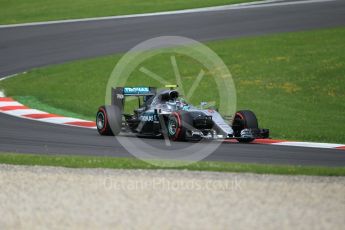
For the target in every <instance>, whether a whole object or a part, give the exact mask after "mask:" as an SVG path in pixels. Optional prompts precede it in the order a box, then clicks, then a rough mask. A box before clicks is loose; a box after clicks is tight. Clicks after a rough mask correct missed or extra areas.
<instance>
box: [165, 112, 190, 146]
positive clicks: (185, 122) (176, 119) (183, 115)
mask: <svg viewBox="0 0 345 230" xmlns="http://www.w3.org/2000/svg"><path fill="white" fill-rule="evenodd" d="M167 129H168V136H169V138H170V140H172V141H186V134H187V132H188V130H191V129H193V118H192V116H191V114H189V113H188V112H186V111H178V112H173V113H171V114H170V116H169V119H168V124H167Z"/></svg>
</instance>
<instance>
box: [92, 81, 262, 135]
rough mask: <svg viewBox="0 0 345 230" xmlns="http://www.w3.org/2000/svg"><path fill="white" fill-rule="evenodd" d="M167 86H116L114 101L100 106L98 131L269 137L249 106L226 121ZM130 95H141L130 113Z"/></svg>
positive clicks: (214, 110) (172, 87) (97, 119)
mask: <svg viewBox="0 0 345 230" xmlns="http://www.w3.org/2000/svg"><path fill="white" fill-rule="evenodd" d="M168 88H169V89H167V90H162V91H160V92H157V89H156V88H154V87H117V88H115V89H114V88H113V89H112V98H111V105H109V106H101V107H100V108H99V109H98V112H97V115H96V124H97V130H98V132H99V133H100V134H101V135H119V134H120V132H131V133H135V134H137V135H139V136H149V137H166V138H169V139H171V140H173V141H189V140H190V141H200V140H201V139H237V140H238V141H239V142H251V141H253V140H254V139H256V138H268V137H269V130H268V129H259V127H258V121H257V118H256V116H255V114H254V113H253V112H251V111H249V110H241V111H238V112H236V113H235V115H234V116H233V117H232V119H231V120H229V121H226V119H224V118H223V117H222V116H221V115H220V114H219V113H218V112H217V110H216V109H212V108H197V107H195V106H192V105H190V104H188V103H187V102H186V101H185V100H184V99H183V98H181V97H180V96H179V93H178V91H177V90H175V89H174V88H175V86H168ZM128 96H131V97H133V96H135V97H138V104H139V105H138V108H137V109H135V110H134V111H133V113H131V114H126V113H124V107H125V101H126V100H125V98H126V97H128ZM202 105H203V104H202Z"/></svg>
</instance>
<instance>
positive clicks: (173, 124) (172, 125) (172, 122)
mask: <svg viewBox="0 0 345 230" xmlns="http://www.w3.org/2000/svg"><path fill="white" fill-rule="evenodd" d="M177 126H178V124H177V119H176V117H172V118H170V119H169V124H168V131H169V134H170V135H171V136H174V135H175V134H176V131H177Z"/></svg>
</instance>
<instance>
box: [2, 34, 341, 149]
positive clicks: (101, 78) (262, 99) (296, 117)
mask: <svg viewBox="0 0 345 230" xmlns="http://www.w3.org/2000/svg"><path fill="white" fill-rule="evenodd" d="M344 37H345V28H334V29H326V30H315V31H308V32H297V33H284V34H277V35H269V36H260V37H254V38H243V39H236V40H223V41H214V42H209V43H207V45H208V46H209V47H210V48H211V49H213V50H214V51H215V52H216V53H217V54H218V55H219V56H220V57H221V58H222V59H223V61H224V62H225V64H226V65H227V66H228V68H229V70H230V71H231V73H232V76H233V79H234V82H235V85H236V89H237V102H238V105H237V109H238V110H239V109H251V110H253V111H254V112H255V113H256V114H257V116H258V118H259V122H260V124H261V126H262V127H265V128H270V130H271V134H272V137H273V138H278V139H287V140H301V141H318V142H334V143H345V135H340V134H341V133H343V131H344V130H345V103H343V102H344V101H345V43H344ZM170 55H172V54H171V53H169V52H167V53H166V54H162V55H157V56H153V57H152V58H151V59H149V60H146V61H145V62H144V63H143V64H142V66H145V67H146V68H147V69H149V70H150V71H152V72H154V73H156V74H158V75H160V76H161V77H163V78H164V79H165V80H167V81H170V82H171V81H175V80H172V79H175V78H174V71H173V68H172V66H171V62H170ZM120 58H121V55H114V56H106V57H100V58H95V59H89V60H81V61H76V62H71V63H67V64H62V65H56V66H51V67H47V68H41V69H34V70H32V71H29V72H28V73H27V74H25V75H21V76H18V77H15V78H10V79H7V80H5V81H1V82H0V89H2V88H3V89H5V92H6V94H7V95H8V96H13V97H15V98H16V99H18V100H19V101H23V102H25V103H24V104H27V105H29V106H31V107H33V108H37V109H47V111H48V112H56V111H53V110H52V108H61V109H62V110H63V111H62V114H63V115H68V114H67V112H69V113H74V114H76V115H78V116H79V117H81V118H88V119H92V120H93V119H94V115H95V112H96V110H97V108H98V106H100V105H102V104H104V96H105V88H106V84H107V81H108V78H109V76H110V73H111V72H112V70H113V68H114V66H115V65H116V63H117V62H118V60H119V59H120ZM176 60H177V63H178V67H179V69H180V72H181V78H182V81H183V82H184V86H185V90H186V89H188V88H189V87H190V86H191V84H192V82H193V81H194V79H195V77H196V76H197V75H198V73H199V71H200V68H201V67H200V63H197V62H195V61H193V60H190V59H188V58H187V57H183V56H176ZM211 72H212V71H211ZM210 76H211V73H210V72H207V73H205V77H204V78H203V80H202V81H201V82H200V84H199V87H198V89H197V90H196V91H195V94H194V96H193V97H192V98H191V99H190V102H191V103H192V104H199V103H200V101H210V100H212V99H215V100H216V101H217V97H218V91H216V90H214V89H215V82H214V81H213V78H212V77H210ZM171 83H175V82H171ZM127 85H151V86H158V87H159V86H162V85H160V84H159V83H158V82H156V81H154V80H153V79H149V78H148V77H147V76H146V75H145V74H143V73H141V72H140V71H138V70H135V71H134V72H133V74H132V75H131V77H130V78H129V81H128V84H127ZM42 89H44V90H42ZM27 96H30V98H31V100H23V99H25V97H27ZM46 105H49V106H46ZM66 111H67V112H66Z"/></svg>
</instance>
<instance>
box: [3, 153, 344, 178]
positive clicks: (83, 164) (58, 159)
mask: <svg viewBox="0 0 345 230" xmlns="http://www.w3.org/2000/svg"><path fill="white" fill-rule="evenodd" d="M0 163H2V164H14V165H39V166H61V167H68V168H108V169H178V170H191V171H211V172H243V173H258V174H279V175H315V176H345V167H338V168H328V167H307V166H273V165H262V164H242V163H226V162H206V161H205V162H204V161H203V162H197V163H193V164H191V165H188V166H184V167H158V166H154V165H151V164H148V163H146V162H144V161H141V160H137V159H132V158H115V157H90V156H55V155H54V156H47V155H33V154H14V153H0ZM161 163H162V164H166V165H169V162H161Z"/></svg>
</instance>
